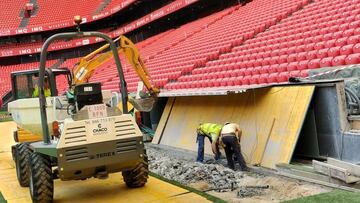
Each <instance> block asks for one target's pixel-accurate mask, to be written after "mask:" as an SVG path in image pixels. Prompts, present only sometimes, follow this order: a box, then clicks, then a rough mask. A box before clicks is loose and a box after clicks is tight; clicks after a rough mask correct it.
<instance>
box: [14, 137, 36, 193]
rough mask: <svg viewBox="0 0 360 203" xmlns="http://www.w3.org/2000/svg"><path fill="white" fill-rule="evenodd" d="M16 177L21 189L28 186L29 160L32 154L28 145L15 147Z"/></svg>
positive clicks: (23, 144)
mask: <svg viewBox="0 0 360 203" xmlns="http://www.w3.org/2000/svg"><path fill="white" fill-rule="evenodd" d="M14 153H15V165H16V177H17V179H18V181H19V184H20V185H21V186H22V187H27V186H29V158H30V155H31V153H32V151H31V149H30V146H29V144H28V143H21V144H17V145H16V146H15V150H14Z"/></svg>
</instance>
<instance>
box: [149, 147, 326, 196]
mask: <svg viewBox="0 0 360 203" xmlns="http://www.w3.org/2000/svg"><path fill="white" fill-rule="evenodd" d="M147 154H148V157H149V162H150V165H149V167H150V171H152V172H154V173H156V174H159V175H161V176H163V177H165V178H167V179H171V180H175V181H177V182H180V183H182V184H184V185H187V186H190V187H193V188H196V189H198V190H201V191H206V192H208V193H209V194H212V195H214V196H217V197H219V198H221V199H223V200H225V201H227V202H280V201H284V200H290V199H295V198H299V197H303V196H309V195H315V194H319V193H323V192H328V191H331V189H329V188H326V187H322V186H318V185H313V184H310V183H306V182H301V181H297V180H293V179H288V178H283V177H279V176H275V175H273V176H272V175H263V174H259V173H255V172H242V171H238V170H237V171H233V170H231V169H229V168H227V167H226V160H225V159H222V160H220V161H219V162H216V163H214V162H213V161H210V162H212V163H209V164H202V163H197V162H195V154H194V153H192V152H189V151H185V150H173V149H169V148H163V147H159V146H155V145H147ZM208 159H209V157H208ZM210 160H211V159H210Z"/></svg>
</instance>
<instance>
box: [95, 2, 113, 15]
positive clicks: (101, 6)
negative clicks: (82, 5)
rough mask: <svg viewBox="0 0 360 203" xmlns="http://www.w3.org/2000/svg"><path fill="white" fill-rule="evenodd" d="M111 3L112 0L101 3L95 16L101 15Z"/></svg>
mask: <svg viewBox="0 0 360 203" xmlns="http://www.w3.org/2000/svg"><path fill="white" fill-rule="evenodd" d="M110 3H111V0H104V1H103V2H101V3H100V5H99V7H98V8H97V9H96V11H95V12H94V15H97V14H99V13H101V11H103V10H104V9H105V8H106V7H107V6H108V5H109V4H110Z"/></svg>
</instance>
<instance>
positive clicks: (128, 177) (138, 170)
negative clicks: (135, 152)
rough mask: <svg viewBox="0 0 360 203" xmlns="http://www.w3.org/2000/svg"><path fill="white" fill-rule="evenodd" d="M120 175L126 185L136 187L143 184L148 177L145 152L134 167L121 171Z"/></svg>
mask: <svg viewBox="0 0 360 203" xmlns="http://www.w3.org/2000/svg"><path fill="white" fill-rule="evenodd" d="M122 176H123V178H124V181H125V183H126V185H127V186H128V187H131V188H137V187H142V186H144V185H145V184H146V182H147V179H148V178H149V164H148V158H147V155H146V153H144V157H143V160H142V161H141V162H139V163H138V164H137V165H136V167H135V168H133V169H132V170H128V171H123V172H122Z"/></svg>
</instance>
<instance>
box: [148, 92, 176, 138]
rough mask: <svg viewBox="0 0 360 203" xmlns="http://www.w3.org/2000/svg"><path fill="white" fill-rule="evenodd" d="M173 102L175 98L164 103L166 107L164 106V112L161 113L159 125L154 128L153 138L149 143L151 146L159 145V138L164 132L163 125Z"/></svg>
mask: <svg viewBox="0 0 360 203" xmlns="http://www.w3.org/2000/svg"><path fill="white" fill-rule="evenodd" d="M174 101H175V98H173V97H171V98H169V99H168V100H167V102H166V106H165V108H164V111H163V113H162V115H161V118H160V121H159V124H158V126H157V127H156V131H155V135H154V138H153V139H152V141H151V142H152V143H153V144H159V142H160V139H161V136H162V134H163V131H164V127H165V124H166V123H167V121H168V118H169V115H170V112H171V109H172V107H173V104H174Z"/></svg>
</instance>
